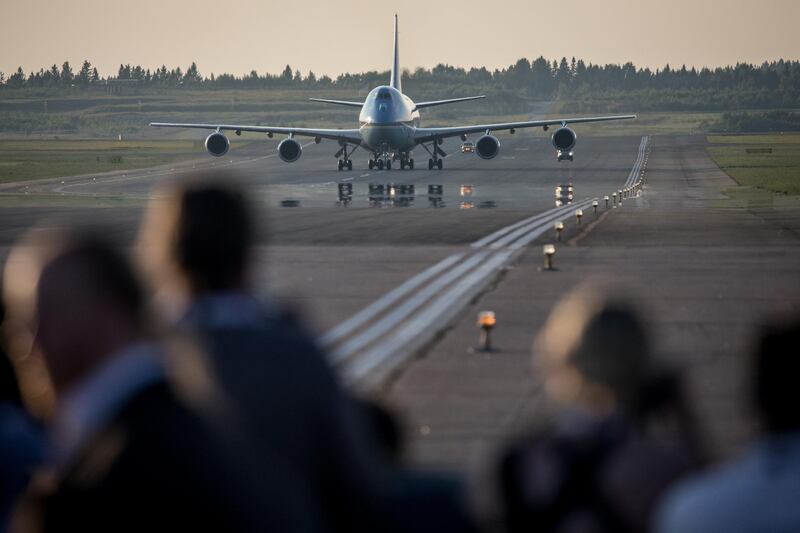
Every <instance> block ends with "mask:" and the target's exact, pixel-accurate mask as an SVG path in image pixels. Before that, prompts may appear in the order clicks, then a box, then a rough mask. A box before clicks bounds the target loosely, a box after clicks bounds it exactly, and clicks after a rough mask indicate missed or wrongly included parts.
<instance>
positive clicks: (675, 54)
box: [0, 0, 800, 78]
mask: <svg viewBox="0 0 800 533" xmlns="http://www.w3.org/2000/svg"><path fill="white" fill-rule="evenodd" d="M726 4H727V5H726V6H725V8H724V9H723V8H720V7H719V2H714V1H711V0H695V1H692V0H675V1H674V2H659V3H655V2H641V1H634V0H608V1H606V2H603V3H598V2H589V1H585V0H579V1H576V2H573V6H574V7H573V8H571V9H568V10H556V9H554V7H553V5H552V4H550V3H547V2H541V1H538V0H537V1H525V0H505V1H502V2H499V3H498V4H495V5H497V6H498V7H497V9H494V10H489V11H487V10H485V3H481V2H478V1H476V0H463V1H460V2H452V1H451V2H441V3H436V4H431V3H428V2H421V1H418V0H409V1H407V2H404V3H403V4H401V5H387V6H386V7H378V8H377V9H376V8H375V7H374V5H372V4H371V3H370V2H364V1H359V0H342V1H341V2H339V3H337V4H336V5H332V4H330V3H328V2H311V3H310V4H308V3H306V4H302V5H300V4H284V3H281V4H278V3H276V2H272V1H267V2H256V1H253V0H236V1H232V2H230V3H228V4H227V5H226V6H225V9H223V10H219V9H215V8H217V7H218V5H219V4H218V3H215V2H211V1H210V0H196V1H193V2H189V1H187V0H178V1H174V2H169V3H164V2H156V1H154V0H142V1H140V2H138V3H137V4H136V10H135V11H133V10H131V11H130V12H126V13H124V14H122V15H121V14H120V11H119V7H118V5H115V4H114V3H109V2H107V1H106V2H102V1H100V0H86V1H77V0H63V1H61V2H59V3H58V4H57V5H53V4H51V3H50V2H47V1H45V0H30V1H28V2H25V3H22V2H13V3H5V4H4V5H2V7H0V18H2V19H3V20H4V21H6V25H5V27H4V28H3V32H0V50H3V53H2V54H0V71H3V72H5V73H6V75H8V74H10V73H13V72H14V71H16V69H17V67H19V66H22V68H23V70H24V71H25V72H26V74H27V73H29V72H31V71H38V70H39V69H40V68H47V67H48V66H50V65H52V64H57V65H59V66H60V65H61V63H63V62H64V61H69V62H70V64H72V65H73V67H74V68H78V67H79V66H80V63H81V62H82V61H83V60H84V59H88V60H89V61H91V62H92V64H93V65H94V66H96V67H97V69H98V71H99V72H100V75H101V76H108V75H113V74H116V72H117V69H118V67H119V64H120V63H125V64H128V63H129V64H132V65H136V64H138V65H141V66H143V67H145V68H151V69H152V68H155V67H158V66H161V65H162V64H164V65H167V67H169V68H173V67H181V68H182V69H185V68H186V67H187V66H189V65H190V64H191V63H192V62H193V61H194V62H196V63H197V65H198V68H199V70H200V73H201V74H203V75H204V76H208V75H209V74H211V73H214V74H221V73H230V74H235V75H242V74H246V73H249V72H250V71H251V70H256V71H258V72H259V73H260V74H263V73H265V72H269V73H278V72H280V71H282V70H283V68H284V67H285V66H286V65H287V64H289V65H291V67H292V68H293V69H300V70H301V71H302V72H303V74H304V75H305V74H307V73H308V72H309V71H313V72H314V73H315V74H316V75H317V76H321V75H324V74H327V75H329V76H331V77H334V78H335V77H336V76H337V75H339V74H341V73H343V72H365V71H370V70H377V71H384V70H387V69H388V68H389V67H390V65H389V63H390V61H391V46H392V16H393V15H394V13H395V12H396V13H397V14H398V15H399V17H400V46H401V51H400V61H401V65H402V67H403V68H404V69H409V70H412V71H413V70H414V69H415V68H417V67H425V68H431V67H433V66H435V65H437V64H439V63H445V64H450V65H454V66H458V67H464V68H467V69H468V68H470V67H473V66H476V67H483V66H485V67H486V68H488V69H490V70H494V69H496V68H505V67H507V66H508V65H510V64H512V63H514V62H515V61H517V60H518V59H519V58H521V57H527V58H528V59H534V58H536V57H538V56H540V55H541V56H544V57H545V58H547V59H550V60H552V59H558V58H561V57H568V58H569V57H573V56H574V57H577V58H579V59H584V60H585V61H586V62H587V63H589V62H591V63H595V64H606V63H625V62H628V61H631V62H633V63H634V64H635V65H636V66H637V67H650V68H651V69H656V68H662V67H663V66H664V65H665V64H667V63H669V64H670V65H671V66H673V67H678V68H679V67H680V66H681V65H683V64H686V65H687V67H691V66H695V67H698V68H702V67H704V66H708V67H716V66H723V65H729V64H735V63H737V62H748V63H756V64H759V63H761V62H763V61H772V60H777V59H779V58H784V59H797V58H800V40H798V39H797V38H796V37H795V36H794V34H793V32H794V28H793V26H794V24H795V22H796V21H797V20H798V19H800V3H798V2H795V1H793V0H767V1H766V2H762V3H760V4H755V3H752V2H748V3H744V2H728V3H726ZM777 14H780V16H776V15H777ZM512 15H513V16H512ZM9 22H10V23H11V24H9ZM433 36H438V37H437V38H436V39H433Z"/></svg>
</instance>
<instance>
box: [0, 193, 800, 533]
mask: <svg viewBox="0 0 800 533" xmlns="http://www.w3.org/2000/svg"><path fill="white" fill-rule="evenodd" d="M224 183H225V182H224V181H220V180H210V179H202V180H189V181H182V182H177V183H173V184H170V185H167V186H165V187H162V189H161V190H160V191H159V193H158V194H157V195H155V196H154V200H152V202H151V206H150V207H149V209H148V210H147V212H146V214H145V217H144V221H143V223H142V228H141V231H140V235H139V238H138V241H137V244H136V246H135V251H134V253H133V254H124V253H122V252H121V251H120V250H119V249H117V248H116V247H115V246H113V245H111V244H109V242H108V241H107V240H106V238H105V237H104V235H103V234H102V228H98V229H97V230H95V231H94V232H91V233H87V232H79V233H73V232H69V231H64V230H53V229H44V228H43V229H38V230H37V229H34V230H32V231H30V232H29V233H28V234H27V235H25V236H24V237H23V238H22V239H21V240H20V242H19V243H18V244H17V245H16V246H15V247H14V248H13V250H12V251H11V252H10V254H9V257H8V260H7V262H6V266H5V269H4V277H3V303H4V307H3V308H4V311H5V312H4V313H0V321H2V340H1V341H0V532H2V531H4V530H6V531H69V532H90V531H153V530H163V531H198V530H208V531H305V532H354V533H355V532H362V531H363V532H367V531H369V532H384V531H388V532H391V531H397V532H424V531H430V532H456V533H457V532H471V531H509V532H512V533H516V532H523V531H524V532H535V531H543V532H546V531H553V532H616V531H619V532H635V531H659V532H662V533H691V532H711V531H726V532H731V531H737V532H738V531H741V532H745V531H748V532H755V531H768V532H784V531H785V532H788V531H800V505H798V503H800V387H798V385H797V384H796V381H797V376H798V370H800V359H798V357H800V354H799V353H798V351H800V321H797V320H794V321H787V322H773V323H772V324H770V325H769V326H766V327H765V328H764V329H763V330H762V331H760V332H759V334H758V337H757V338H758V341H757V342H756V343H755V344H754V347H753V349H752V353H751V362H752V367H751V372H750V374H749V375H750V383H751V386H752V390H751V391H750V393H751V396H752V400H753V406H754V407H755V409H756V410H757V413H758V414H759V419H760V421H761V423H762V437H761V438H760V439H759V440H758V441H757V442H756V443H754V444H752V445H751V447H750V449H749V451H747V452H745V453H744V454H743V455H742V456H741V457H739V458H738V459H735V460H733V461H731V462H730V463H728V464H725V465H722V466H712V465H711V464H710V460H709V457H708V456H707V454H706V453H705V450H704V449H703V445H702V443H703V439H702V436H701V434H702V431H701V428H699V427H698V423H697V421H696V420H695V418H694V416H693V409H692V406H691V405H690V403H689V402H688V401H687V398H686V395H685V394H684V391H683V389H682V382H681V379H680V374H679V373H678V372H676V371H675V370H674V369H671V368H665V367H662V366H660V365H659V364H658V363H657V361H656V358H654V357H653V356H652V353H653V351H654V349H653V347H652V346H650V338H651V337H650V335H649V333H648V331H647V328H646V327H645V325H644V324H643V323H642V321H641V319H640V318H639V314H638V313H637V312H636V310H635V309H634V308H633V307H632V306H631V305H630V303H629V302H627V301H625V300H624V299H619V298H614V297H609V296H608V295H607V294H603V293H601V292H597V291H593V290H589V289H583V290H580V291H576V292H574V293H573V294H571V295H569V296H567V297H566V298H565V299H564V300H563V301H561V302H560V303H558V304H557V305H556V307H555V309H554V310H553V312H552V314H551V316H550V318H549V319H548V322H547V323H546V324H545V326H544V328H543V329H542V331H541V332H540V333H539V334H538V336H537V339H536V341H535V343H534V346H533V360H534V367H535V372H537V375H538V376H541V378H542V379H543V383H544V390H545V393H546V395H547V397H548V398H549V399H550V400H552V401H553V403H554V404H555V405H557V406H558V411H557V414H556V416H555V417H553V421H552V422H551V423H549V424H548V425H546V426H545V427H540V428H538V429H536V430H535V431H532V432H531V434H530V437H529V438H527V439H524V440H519V441H517V442H516V444H515V445H514V446H512V447H510V448H509V449H507V450H506V451H505V452H504V453H503V454H502V460H501V461H499V463H498V465H497V467H496V472H497V475H496V476H495V477H496V480H497V483H496V485H497V486H496V487H491V488H488V487H486V488H484V489H483V490H495V491H496V492H497V495H498V497H497V501H499V502H501V504H500V505H499V506H498V507H499V508H498V509H497V510H496V511H497V512H496V513H494V514H493V515H492V516H477V515H476V513H475V512H474V511H473V509H471V508H470V506H469V505H468V504H467V502H468V501H469V498H468V497H467V494H466V492H467V491H466V488H465V485H464V484H463V482H462V481H461V480H460V479H459V478H458V477H457V476H455V475H450V474H447V473H441V472H436V473H434V472H428V471H424V470H419V469H416V468H411V467H410V466H409V465H407V464H405V462H404V457H403V448H404V446H403V432H402V429H401V425H400V424H399V423H398V421H397V419H396V418H395V416H394V415H393V414H392V413H391V412H390V411H388V410H387V409H386V408H384V407H382V406H381V405H380V404H378V403H375V402H374V401H371V400H368V399H364V398H358V397H356V396H354V395H353V394H352V393H350V392H349V391H347V390H344V389H343V388H342V386H341V384H340V382H339V381H338V379H337V376H336V373H335V371H334V369H333V368H331V366H330V365H329V364H328V362H327V359H326V356H325V354H324V353H323V352H322V351H321V349H320V347H319V346H318V345H317V344H316V343H315V342H314V339H313V337H312V336H310V334H309V332H308V331H306V329H305V328H304V325H303V324H302V323H301V322H300V321H299V320H298V319H297V317H296V316H293V315H292V313H291V312H289V311H287V310H286V309H284V308H283V307H281V306H279V305H277V304H275V303H274V302H272V301H270V300H269V299H266V298H262V297H259V296H257V295H256V294H255V292H254V289H253V287H252V285H251V283H250V279H251V278H252V274H253V272H251V268H252V265H253V262H252V257H251V254H252V244H253V242H254V239H255V228H256V224H255V223H254V221H253V220H252V213H251V211H250V210H249V209H248V206H247V201H246V198H245V196H244V191H243V190H240V189H238V188H236V187H234V186H231V185H226V184H224Z"/></svg>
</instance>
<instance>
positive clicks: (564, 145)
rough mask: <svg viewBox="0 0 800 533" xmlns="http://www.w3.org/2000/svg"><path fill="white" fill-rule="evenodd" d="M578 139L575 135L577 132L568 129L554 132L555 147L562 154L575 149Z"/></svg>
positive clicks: (559, 129)
mask: <svg viewBox="0 0 800 533" xmlns="http://www.w3.org/2000/svg"><path fill="white" fill-rule="evenodd" d="M577 139H578V136H577V135H575V132H574V131H572V130H571V129H569V128H567V127H563V128H558V129H557V130H556V131H554V132H553V138H552V141H553V147H554V148H555V149H556V150H561V151H562V152H569V151H570V150H572V149H573V148H574V147H575V141H576V140H577Z"/></svg>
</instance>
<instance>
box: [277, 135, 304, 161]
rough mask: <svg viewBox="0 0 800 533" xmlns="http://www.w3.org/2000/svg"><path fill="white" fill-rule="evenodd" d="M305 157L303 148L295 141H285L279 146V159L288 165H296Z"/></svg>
mask: <svg viewBox="0 0 800 533" xmlns="http://www.w3.org/2000/svg"><path fill="white" fill-rule="evenodd" d="M301 155H303V147H302V146H300V143H299V142H297V141H295V140H294V139H284V140H282V141H281V142H280V144H279V145H278V157H280V158H281V160H282V161H284V162H286V163H294V162H295V161H297V160H298V159H300V156H301Z"/></svg>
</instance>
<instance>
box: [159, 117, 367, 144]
mask: <svg viewBox="0 0 800 533" xmlns="http://www.w3.org/2000/svg"><path fill="white" fill-rule="evenodd" d="M150 125H151V126H153V127H156V128H193V129H200V130H212V131H234V132H236V134H237V135H238V134H240V133H241V132H243V131H252V132H256V133H267V134H274V133H277V134H279V135H300V136H303V137H319V138H321V139H332V140H334V141H342V142H347V143H350V144H361V132H360V131H359V130H357V129H353V130H337V129H315V128H278V127H272V126H238V125H235V124H180V123H174V122H151V123H150Z"/></svg>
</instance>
